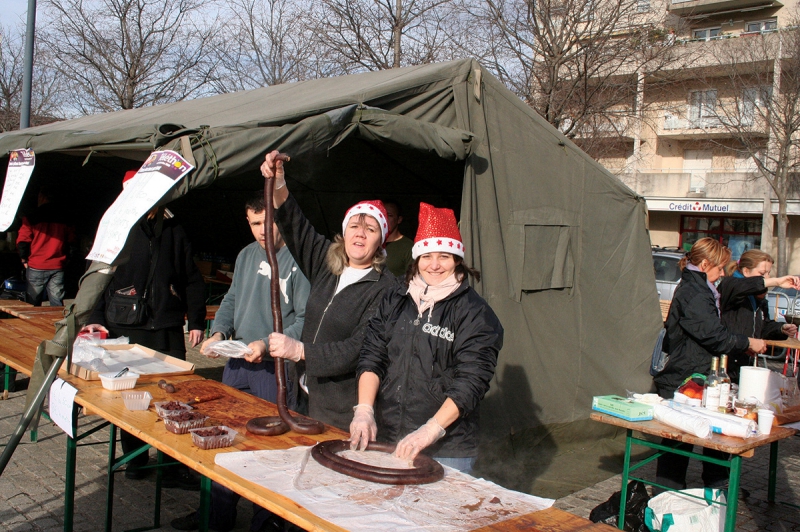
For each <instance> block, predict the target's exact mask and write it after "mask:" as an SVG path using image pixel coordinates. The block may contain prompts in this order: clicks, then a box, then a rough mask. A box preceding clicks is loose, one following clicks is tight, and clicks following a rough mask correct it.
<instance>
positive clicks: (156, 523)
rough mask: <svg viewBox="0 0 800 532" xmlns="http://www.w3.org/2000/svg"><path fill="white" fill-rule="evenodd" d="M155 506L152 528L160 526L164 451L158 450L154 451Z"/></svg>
mask: <svg viewBox="0 0 800 532" xmlns="http://www.w3.org/2000/svg"><path fill="white" fill-rule="evenodd" d="M156 463H157V464H158V465H157V466H156V501H155V502H156V508H155V510H154V511H155V515H153V528H159V527H160V526H161V477H162V474H163V472H162V471H161V470H162V469H164V468H163V467H162V466H163V465H164V453H162V452H161V451H158V452H157V453H156Z"/></svg>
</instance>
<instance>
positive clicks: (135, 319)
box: [106, 291, 147, 326]
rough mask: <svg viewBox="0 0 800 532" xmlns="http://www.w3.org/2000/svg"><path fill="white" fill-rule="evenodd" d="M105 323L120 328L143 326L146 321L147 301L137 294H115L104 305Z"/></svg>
mask: <svg viewBox="0 0 800 532" xmlns="http://www.w3.org/2000/svg"><path fill="white" fill-rule="evenodd" d="M106 321H108V323H110V324H112V325H122V326H133V325H141V324H143V323H144V322H145V321H147V300H146V299H145V297H143V296H142V295H139V294H134V295H126V294H121V293H119V291H117V292H115V293H114V294H113V295H112V296H111V299H110V300H109V301H108V304H107V305H106Z"/></svg>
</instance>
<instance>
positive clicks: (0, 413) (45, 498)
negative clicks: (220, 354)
mask: <svg viewBox="0 0 800 532" xmlns="http://www.w3.org/2000/svg"><path fill="white" fill-rule="evenodd" d="M189 359H190V360H191V361H192V362H194V363H195V364H196V365H197V367H198V370H197V371H198V373H201V374H203V375H204V376H206V377H209V378H217V379H218V378H220V376H221V364H222V363H223V362H224V361H215V360H209V359H207V358H206V357H203V356H201V355H197V354H196V353H195V352H191V351H190V353H189ZM20 379H21V378H20ZM24 383H25V382H24V380H20V381H19V384H21V385H24ZM23 405H24V392H14V393H11V395H10V398H9V400H7V401H0V435H3V436H2V440H3V441H6V440H7V435H8V434H10V433H11V432H12V431H13V430H14V428H15V427H16V424H17V422H18V421H19V415H20V413H21V412H22V408H23ZM96 423H98V421H97V418H81V431H84V430H86V429H88V428H90V427H92V426H93V425H94V424H96ZM107 439H108V432H107V431H105V430H103V431H100V432H98V433H97V434H95V435H93V436H90V437H89V438H87V439H86V440H85V442H86V443H87V444H92V445H84V446H82V447H80V448H79V449H78V466H79V467H78V472H77V480H76V484H77V493H76V500H75V511H76V514H75V530H76V531H87V532H94V531H96V530H102V529H103V526H104V513H105V498H106V489H105V473H104V470H103V464H105V463H106V460H107V443H106V442H107ZM65 446H66V436H65V435H64V433H63V432H62V431H61V430H60V429H59V428H58V427H55V426H53V425H52V424H47V423H43V424H42V426H41V427H40V432H39V442H38V443H36V444H33V443H30V441H29V438H27V436H26V438H25V439H24V440H23V443H22V444H21V445H20V446H19V447H18V448H17V451H16V453H15V454H14V457H13V459H12V461H11V463H10V464H9V465H8V467H7V468H6V471H5V472H4V473H3V476H2V477H0V530H7V531H13V532H23V531H56V530H62V529H63V511H64V502H63V497H64V489H63V486H64V469H65V467H64V450H65ZM768 463H769V455H768V450H767V449H761V450H759V451H757V452H756V455H755V457H754V458H752V459H747V460H744V470H743V474H742V485H743V487H745V488H746V489H748V490H749V491H750V497H749V498H748V499H747V500H743V501H740V504H739V518H738V526H737V530H741V531H746V532H749V531H755V530H769V531H772V530H775V531H779V530H780V531H788V530H791V531H796V532H800V509H799V508H798V507H797V506H795V507H792V506H789V505H787V504H783V503H791V504H794V505H800V436H795V437H793V438H791V439H790V440H789V441H787V442H785V443H782V444H781V448H780V463H779V467H778V500H779V501H781V503H778V504H774V505H769V504H767V503H766V498H767V464H768ZM651 469H652V468H651ZM652 473H653V472H652V471H647V470H645V472H643V473H642V475H644V476H645V478H652ZM699 477H700V470H699V467H692V468H690V475H689V482H690V483H695V484H696V485H700V484H699V482H700V481H699ZM153 487H154V480H153V478H150V479H145V480H141V481H129V480H126V479H125V478H124V476H123V475H121V474H120V475H118V477H117V481H116V490H115V503H114V504H115V506H114V530H123V529H131V528H137V527H144V526H148V525H149V524H151V523H152V522H153V495H154V493H153V492H154V489H153ZM619 487H620V477H619V476H615V477H612V478H609V479H608V480H605V481H603V482H600V483H598V484H596V485H594V486H591V487H588V488H586V489H584V490H581V491H579V492H576V493H573V494H572V495H569V496H567V497H564V498H561V499H558V501H557V502H556V506H557V507H559V508H561V509H563V510H566V511H569V512H572V513H574V514H576V515H579V516H582V517H588V516H589V512H590V511H591V509H592V508H594V507H595V506H597V505H598V504H600V503H601V502H603V501H605V500H606V499H608V497H609V496H610V495H611V494H612V493H613V492H614V491H618V490H619ZM198 501H199V495H198V493H197V492H187V491H182V490H178V489H165V490H163V496H162V513H161V523H162V525H163V526H162V528H159V529H157V530H172V528H171V527H170V526H169V522H170V520H172V519H173V518H175V517H179V516H183V515H186V514H187V513H189V512H191V511H192V510H193V509H195V508H196V506H197V504H198ZM250 515H251V510H250V505H249V503H245V502H240V503H239V519H238V523H237V524H238V527H237V529H236V530H237V531H245V530H248V529H249V528H248V523H249V519H250Z"/></svg>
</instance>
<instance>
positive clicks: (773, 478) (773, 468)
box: [767, 441, 778, 502]
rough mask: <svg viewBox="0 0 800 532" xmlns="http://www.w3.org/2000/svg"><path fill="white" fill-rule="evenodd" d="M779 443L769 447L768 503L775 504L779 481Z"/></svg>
mask: <svg viewBox="0 0 800 532" xmlns="http://www.w3.org/2000/svg"><path fill="white" fill-rule="evenodd" d="M777 477H778V442H776V441H774V442H772V443H771V444H770V445H769V484H768V485H767V501H768V502H775V484H776V482H777V480H778V478H777Z"/></svg>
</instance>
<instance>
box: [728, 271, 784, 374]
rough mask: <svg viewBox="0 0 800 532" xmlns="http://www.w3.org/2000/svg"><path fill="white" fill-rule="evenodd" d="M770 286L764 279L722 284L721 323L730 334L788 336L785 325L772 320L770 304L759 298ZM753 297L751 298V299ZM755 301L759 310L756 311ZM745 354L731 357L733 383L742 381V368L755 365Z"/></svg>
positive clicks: (769, 337)
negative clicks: (783, 328) (740, 377)
mask: <svg viewBox="0 0 800 532" xmlns="http://www.w3.org/2000/svg"><path fill="white" fill-rule="evenodd" d="M766 291H767V287H766V286H765V285H764V278H763V277H761V276H760V275H756V276H754V277H725V278H723V279H722V282H720V283H719V294H720V296H722V297H721V299H720V308H721V310H722V323H723V324H725V326H726V327H727V328H728V330H729V331H731V332H733V333H738V334H744V335H745V336H748V337H750V338H764V339H766V340H785V339H786V338H787V336H786V335H785V334H783V333H782V332H781V327H782V326H783V323H779V322H776V321H773V320H771V319H770V318H769V302H768V301H767V299H766V298H759V297H758V296H759V295H761V294H765V293H766ZM750 296H752V299H751V297H750ZM753 302H755V305H756V308H753ZM752 360H753V359H752V358H751V357H750V356H748V355H747V354H746V353H742V354H739V355H735V356H734V355H731V356H729V357H728V376H729V377H730V378H731V380H732V381H733V382H739V369H740V368H741V367H742V366H746V365H749V364H751V363H752Z"/></svg>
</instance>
